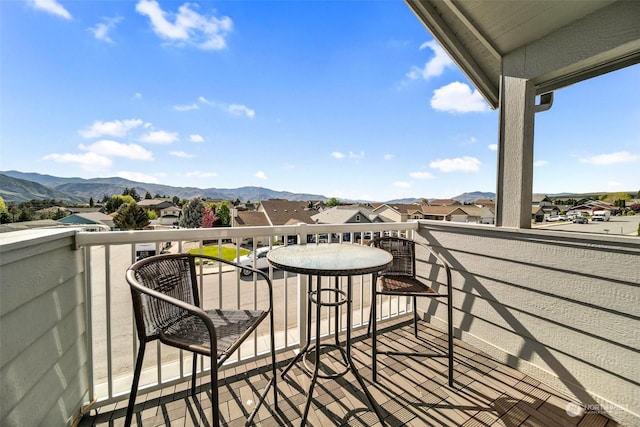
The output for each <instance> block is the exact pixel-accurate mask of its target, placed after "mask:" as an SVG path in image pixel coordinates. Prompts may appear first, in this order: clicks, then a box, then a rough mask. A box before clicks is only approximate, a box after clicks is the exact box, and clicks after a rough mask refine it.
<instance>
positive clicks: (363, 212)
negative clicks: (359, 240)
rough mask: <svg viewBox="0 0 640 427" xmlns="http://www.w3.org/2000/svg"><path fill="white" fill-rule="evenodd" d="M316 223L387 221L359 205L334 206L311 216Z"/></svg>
mask: <svg viewBox="0 0 640 427" xmlns="http://www.w3.org/2000/svg"><path fill="white" fill-rule="evenodd" d="M311 219H313V220H314V221H315V223H316V224H351V223H356V224H357V223H361V224H367V223H373V222H384V221H385V220H386V221H388V220H387V219H386V218H384V217H381V216H380V215H378V214H376V213H374V212H373V211H372V210H371V209H367V208H363V207H361V206H334V207H332V208H329V209H325V210H323V211H322V212H319V213H317V214H315V215H312V216H311Z"/></svg>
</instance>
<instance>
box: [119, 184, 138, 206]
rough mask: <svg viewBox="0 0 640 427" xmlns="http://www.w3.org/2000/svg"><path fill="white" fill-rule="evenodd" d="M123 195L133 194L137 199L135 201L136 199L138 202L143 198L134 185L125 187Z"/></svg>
mask: <svg viewBox="0 0 640 427" xmlns="http://www.w3.org/2000/svg"><path fill="white" fill-rule="evenodd" d="M122 195H123V196H131V197H133V200H135V201H136V203H137V202H139V201H140V200H141V199H140V196H139V195H138V192H137V191H136V189H135V188H133V187H131V188H125V189H124V191H123V192H122Z"/></svg>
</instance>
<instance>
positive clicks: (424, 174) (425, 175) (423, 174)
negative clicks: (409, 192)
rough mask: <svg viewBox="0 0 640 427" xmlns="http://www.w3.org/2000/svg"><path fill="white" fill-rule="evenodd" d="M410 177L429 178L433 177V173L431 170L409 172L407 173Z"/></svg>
mask: <svg viewBox="0 0 640 427" xmlns="http://www.w3.org/2000/svg"><path fill="white" fill-rule="evenodd" d="M409 176H410V177H411V178H414V179H431V178H433V174H432V173H431V172H411V173H410V174H409Z"/></svg>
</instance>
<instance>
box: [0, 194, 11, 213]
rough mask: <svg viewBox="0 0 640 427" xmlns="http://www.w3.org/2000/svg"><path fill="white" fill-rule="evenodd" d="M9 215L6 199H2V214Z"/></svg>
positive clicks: (0, 204) (0, 206)
mask: <svg viewBox="0 0 640 427" xmlns="http://www.w3.org/2000/svg"><path fill="white" fill-rule="evenodd" d="M3 212H4V213H9V209H7V204H6V203H5V202H4V199H3V198H2V197H0V213H3Z"/></svg>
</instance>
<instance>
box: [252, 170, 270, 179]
mask: <svg viewBox="0 0 640 427" xmlns="http://www.w3.org/2000/svg"><path fill="white" fill-rule="evenodd" d="M253 176H255V177H256V178H258V179H267V175H266V174H265V173H264V172H262V171H258V172H256V173H255V174H254V175H253Z"/></svg>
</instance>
